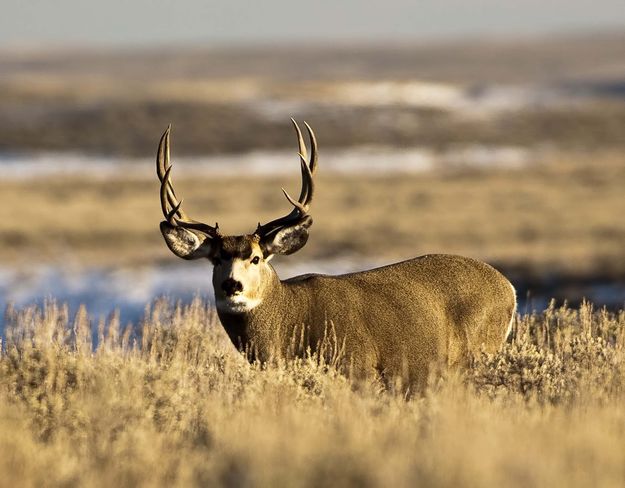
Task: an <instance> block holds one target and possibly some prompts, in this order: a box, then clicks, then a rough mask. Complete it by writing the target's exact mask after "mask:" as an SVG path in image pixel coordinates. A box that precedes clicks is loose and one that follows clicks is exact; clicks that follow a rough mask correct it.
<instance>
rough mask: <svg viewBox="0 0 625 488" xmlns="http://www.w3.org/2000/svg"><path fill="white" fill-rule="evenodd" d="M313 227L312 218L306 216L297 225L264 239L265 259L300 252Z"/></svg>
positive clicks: (262, 244) (262, 245)
mask: <svg viewBox="0 0 625 488" xmlns="http://www.w3.org/2000/svg"><path fill="white" fill-rule="evenodd" d="M311 225H312V217H311V216H310V215H306V216H305V217H304V218H303V219H302V220H300V221H299V222H298V223H297V224H295V225H293V226H291V227H285V228H283V229H280V230H279V231H278V232H276V233H274V234H270V235H268V236H266V237H263V238H262V239H261V241H260V246H261V248H262V250H263V253H264V255H265V257H267V256H271V255H272V254H293V253H294V252H296V251H299V250H300V249H301V248H302V247H304V244H306V242H307V241H308V228H309V227H310V226H311Z"/></svg>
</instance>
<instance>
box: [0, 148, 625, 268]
mask: <svg viewBox="0 0 625 488" xmlns="http://www.w3.org/2000/svg"><path fill="white" fill-rule="evenodd" d="M322 156H323V154H322ZM296 163H297V162H296V159H295V157H294V158H293V168H292V174H293V178H291V179H287V178H284V177H277V176H274V177H261V176H253V177H246V176H245V175H242V176H241V177H236V178H234V177H220V178H215V179H210V178H197V177H196V178H193V179H184V178H182V179H181V178H180V177H177V173H176V168H175V169H174V181H175V184H176V188H177V190H178V191H179V193H180V194H181V195H182V196H183V197H184V200H185V204H184V205H185V208H186V209H187V210H188V212H189V213H190V214H191V216H192V217H194V218H196V219H199V220H204V221H207V222H215V221H218V222H219V223H220V226H221V228H222V230H223V231H224V232H226V233H245V232H251V231H253V229H254V228H255V227H256V223H257V222H258V221H268V220H270V219H272V218H275V217H277V216H278V215H283V214H284V213H285V212H286V211H287V210H288V203H287V202H286V200H285V199H284V197H283V196H282V194H281V192H280V187H281V186H285V187H286V188H287V189H289V190H290V191H291V192H295V191H296V189H297V188H298V187H299V181H297V180H295V178H298V175H297V168H296ZM174 164H176V163H175V156H174ZM182 170H184V167H183V168H179V171H182ZM150 176H151V175H150V174H148V175H146V179H141V180H137V179H136V178H132V179H129V178H126V177H125V176H124V174H120V175H119V177H118V178H113V179H112V180H101V179H96V178H83V179H74V180H72V179H67V178H66V179H61V178H57V179H55V178H42V179H35V180H24V181H19V180H17V181H1V182H0V193H1V194H2V205H3V207H4V208H5V209H11V211H10V212H9V213H8V214H7V217H5V218H4V219H3V221H2V223H1V224H0V243H1V245H0V258H1V259H2V260H3V261H5V262H7V263H8V262H10V263H13V264H17V263H24V264H27V263H29V262H32V261H33V257H34V256H36V257H37V261H38V262H55V263H65V264H66V265H67V264H71V263H82V264H91V265H95V264H109V265H127V264H134V265H137V264H144V265H146V264H151V263H154V262H158V261H160V262H172V260H174V259H175V258H174V257H172V256H171V254H170V253H169V251H168V250H167V249H166V247H165V246H164V244H163V241H162V237H161V236H160V233H159V231H158V222H159V221H160V220H162V215H161V212H160V206H159V200H158V181H157V179H156V176H155V175H154V178H153V180H150ZM624 185H625V159H624V157H623V155H622V154H620V153H618V152H609V151H608V152H599V151H595V152H590V153H588V154H579V153H562V152H555V153H554V154H552V155H551V156H549V158H548V159H546V160H544V161H541V162H537V163H535V164H530V165H529V166H528V167H524V168H520V169H518V170H493V169H486V170H483V171H482V170H479V169H466V170H463V169H462V168H456V169H453V170H445V169H441V170H439V171H433V172H426V173H419V174H408V175H404V174H388V175H369V174H366V173H365V174H352V175H340V174H326V173H324V168H323V160H322V161H321V163H320V170H319V177H318V182H317V193H316V197H315V201H314V203H313V205H312V209H311V213H312V215H313V218H314V220H315V223H314V225H313V227H312V231H311V238H310V240H309V242H308V244H307V246H306V247H305V248H304V249H303V250H302V251H301V252H300V253H298V254H297V256H293V257H290V258H288V259H290V260H295V261H307V260H311V259H315V258H325V257H336V256H363V257H366V258H367V260H368V261H371V260H372V259H373V260H374V261H376V260H377V261H379V262H381V263H383V262H388V261H390V260H397V259H402V258H409V257H413V256H416V255H420V254H425V253H432V252H447V253H459V254H466V255H470V256H474V257H478V258H482V259H486V260H488V261H489V262H492V263H495V264H498V265H500V266H503V267H504V268H506V269H509V270H511V269H513V268H515V269H520V270H521V271H523V272H524V273H526V274H532V273H534V274H540V273H541V272H542V271H549V272H550V273H558V272H565V273H568V274H572V275H576V274H577V275H584V274H585V275H605V276H611V277H619V276H621V277H622V276H625V253H624V249H623V246H622V243H623V241H624V240H625V222H624V221H623V219H622V215H623V214H624V213H625V199H623V197H622V189H623V187H624Z"/></svg>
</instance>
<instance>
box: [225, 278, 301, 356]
mask: <svg viewBox="0 0 625 488" xmlns="http://www.w3.org/2000/svg"><path fill="white" fill-rule="evenodd" d="M299 302H302V297H299V296H298V295H297V294H295V293H293V290H291V289H290V287H289V286H288V285H286V284H284V283H283V282H282V281H280V278H279V277H278V275H277V274H276V272H275V270H273V268H271V273H270V277H269V280H268V283H267V286H266V287H265V291H264V293H263V297H262V300H261V302H260V304H259V305H257V306H256V307H254V308H253V309H251V310H248V311H245V312H242V313H232V312H228V311H225V310H220V309H218V310H217V313H218V315H219V319H220V321H221V323H222V325H223V327H224V329H225V330H226V332H227V334H228V336H229V337H230V340H231V341H232V342H233V344H234V345H235V347H237V349H239V350H242V351H245V352H247V353H248V354H249V355H250V358H252V359H255V358H258V359H260V360H261V361H266V360H268V359H269V358H271V357H276V356H280V357H284V355H285V354H286V353H287V350H288V348H289V345H290V344H291V343H292V339H293V334H294V330H293V329H294V327H295V325H294V324H304V323H305V315H306V314H305V313H303V310H304V309H305V306H306V305H305V304H304V303H299ZM300 315H301V317H300Z"/></svg>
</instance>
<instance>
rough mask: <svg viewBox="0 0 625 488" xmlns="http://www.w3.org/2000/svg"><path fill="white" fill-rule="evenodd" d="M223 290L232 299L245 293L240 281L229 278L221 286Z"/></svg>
mask: <svg viewBox="0 0 625 488" xmlns="http://www.w3.org/2000/svg"><path fill="white" fill-rule="evenodd" d="M221 289H222V290H223V291H224V292H225V293H226V295H228V296H229V297H231V296H233V295H237V294H239V293H241V292H242V291H243V284H242V283H241V282H240V281H237V280H235V279H232V278H228V279H227V280H225V281H224V282H223V283H222V284H221Z"/></svg>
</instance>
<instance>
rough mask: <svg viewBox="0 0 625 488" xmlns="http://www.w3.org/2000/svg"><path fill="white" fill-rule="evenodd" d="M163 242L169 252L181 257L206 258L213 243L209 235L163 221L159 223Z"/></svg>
mask: <svg viewBox="0 0 625 488" xmlns="http://www.w3.org/2000/svg"><path fill="white" fill-rule="evenodd" d="M160 228H161V233H162V234H163V237H164V238H165V243H166V244H167V247H168V248H169V250H170V251H171V252H173V253H174V254H175V255H176V256H178V257H179V258H182V259H199V258H208V257H210V255H211V251H212V250H213V247H214V243H213V240H212V239H211V238H209V237H206V236H204V235H201V234H196V233H195V232H192V231H190V230H187V229H183V228H182V227H174V226H173V225H171V224H170V223H169V222H166V221H163V222H161V225H160Z"/></svg>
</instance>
